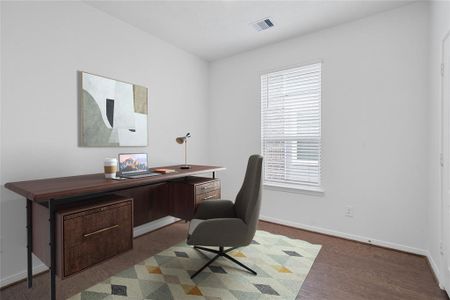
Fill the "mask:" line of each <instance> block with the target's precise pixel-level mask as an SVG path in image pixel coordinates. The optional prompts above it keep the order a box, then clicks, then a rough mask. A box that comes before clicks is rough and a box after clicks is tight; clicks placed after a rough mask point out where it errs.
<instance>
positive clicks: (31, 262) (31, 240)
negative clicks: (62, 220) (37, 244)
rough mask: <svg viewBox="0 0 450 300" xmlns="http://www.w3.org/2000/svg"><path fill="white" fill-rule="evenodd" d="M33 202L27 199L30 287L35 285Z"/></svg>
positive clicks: (28, 275)
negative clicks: (32, 254)
mask: <svg viewBox="0 0 450 300" xmlns="http://www.w3.org/2000/svg"><path fill="white" fill-rule="evenodd" d="M31 207H32V203H31V200H30V199H27V284H28V288H31V287H32V286H33V257H32V256H31V253H32V252H33V225H32V217H31V216H32V212H31V209H32V208H31Z"/></svg>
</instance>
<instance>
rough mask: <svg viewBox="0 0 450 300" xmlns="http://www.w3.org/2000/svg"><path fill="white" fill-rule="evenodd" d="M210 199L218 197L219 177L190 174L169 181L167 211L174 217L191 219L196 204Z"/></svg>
mask: <svg viewBox="0 0 450 300" xmlns="http://www.w3.org/2000/svg"><path fill="white" fill-rule="evenodd" d="M211 199H220V180H219V179H214V178H205V177H194V176H190V177H185V178H183V179H178V180H174V181H171V182H169V213H170V215H172V216H174V217H177V218H180V219H184V220H187V221H188V220H191V219H192V217H193V216H194V213H195V209H196V208H197V205H198V204H199V203H200V202H202V201H205V200H211Z"/></svg>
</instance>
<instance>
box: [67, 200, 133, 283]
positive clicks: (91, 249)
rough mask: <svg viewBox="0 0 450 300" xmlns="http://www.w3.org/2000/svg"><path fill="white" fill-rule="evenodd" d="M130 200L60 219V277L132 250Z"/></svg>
mask: <svg viewBox="0 0 450 300" xmlns="http://www.w3.org/2000/svg"><path fill="white" fill-rule="evenodd" d="M132 215H133V209H132V200H131V199H129V200H128V201H122V202H120V203H113V204H108V205H104V206H101V207H96V208H93V209H88V210H85V211H82V212H76V213H72V214H66V215H64V216H63V222H62V223H63V224H62V227H63V229H62V231H63V232H62V233H63V237H62V239H63V245H62V248H63V249H62V251H63V261H62V263H63V270H62V271H63V274H62V275H63V277H66V276H69V275H72V274H74V273H77V272H79V271H81V270H83V269H85V268H87V267H89V266H92V265H94V264H97V263H99V262H101V261H103V260H105V259H107V258H110V257H112V256H114V255H117V254H119V253H122V252H124V251H126V250H128V249H131V248H132V238H133V236H132V233H133V230H132V229H133V224H132Z"/></svg>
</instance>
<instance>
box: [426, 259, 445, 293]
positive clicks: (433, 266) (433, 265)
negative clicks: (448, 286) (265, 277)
mask: <svg viewBox="0 0 450 300" xmlns="http://www.w3.org/2000/svg"><path fill="white" fill-rule="evenodd" d="M426 257H427V259H428V262H429V264H430V266H431V270H432V271H433V273H434V276H435V277H436V279H437V281H438V284H439V288H440V289H441V290H443V289H444V286H443V284H442V280H441V271H440V270H439V268H438V266H437V264H436V262H435V261H434V259H433V257H432V256H431V253H430V252H429V251H427V255H426Z"/></svg>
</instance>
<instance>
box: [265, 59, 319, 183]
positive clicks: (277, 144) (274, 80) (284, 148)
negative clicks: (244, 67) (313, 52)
mask: <svg viewBox="0 0 450 300" xmlns="http://www.w3.org/2000/svg"><path fill="white" fill-rule="evenodd" d="M321 68H322V65H321V63H316V64H312V65H308V66H303V67H299V68H292V69H288V70H283V71H279V72H273V73H269V74H265V75H263V76H261V139H262V141H261V145H262V153H263V155H264V184H265V185H270V186H279V187H293V188H305V189H307V187H305V186H309V187H310V188H311V189H317V188H320V148H321V141H320V139H321V120H320V119H321V113H320V105H321Z"/></svg>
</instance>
